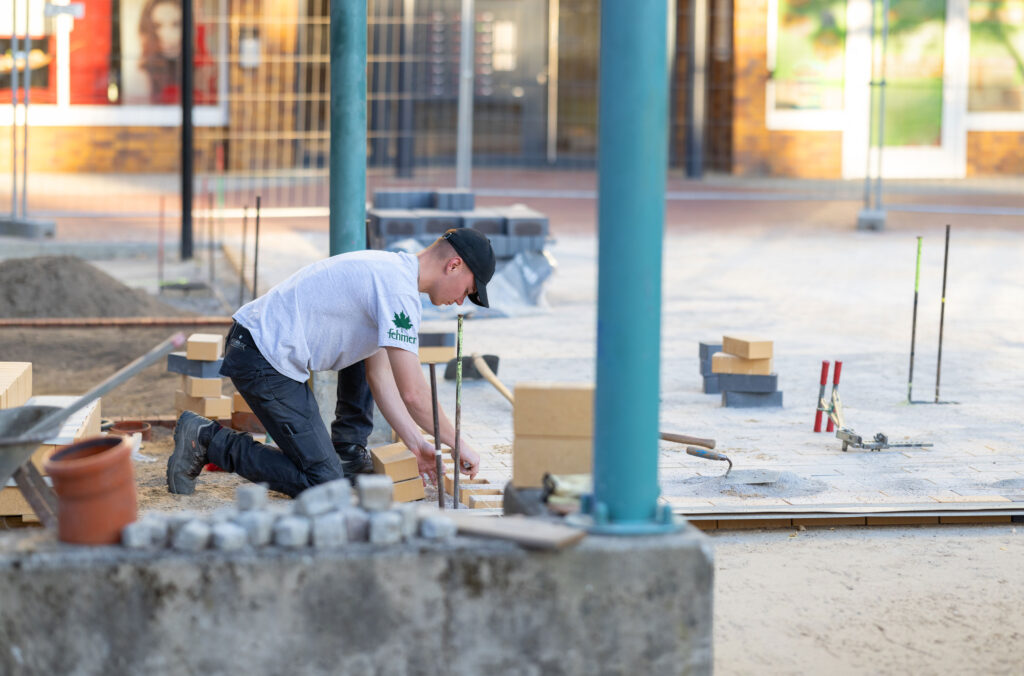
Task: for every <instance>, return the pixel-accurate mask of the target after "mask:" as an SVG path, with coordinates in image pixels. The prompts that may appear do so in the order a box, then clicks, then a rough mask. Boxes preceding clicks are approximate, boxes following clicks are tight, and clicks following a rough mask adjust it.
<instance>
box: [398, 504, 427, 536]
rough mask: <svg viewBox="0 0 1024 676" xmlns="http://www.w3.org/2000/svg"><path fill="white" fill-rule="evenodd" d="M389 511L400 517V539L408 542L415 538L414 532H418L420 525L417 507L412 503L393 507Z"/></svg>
mask: <svg viewBox="0 0 1024 676" xmlns="http://www.w3.org/2000/svg"><path fill="white" fill-rule="evenodd" d="M391 511H393V512H396V513H398V515H399V516H401V517H402V539H404V540H409V539H411V538H414V537H416V531H417V530H419V524H420V508H419V505H414V504H412V503H407V504H400V505H395V508H394V509H393V510H391Z"/></svg>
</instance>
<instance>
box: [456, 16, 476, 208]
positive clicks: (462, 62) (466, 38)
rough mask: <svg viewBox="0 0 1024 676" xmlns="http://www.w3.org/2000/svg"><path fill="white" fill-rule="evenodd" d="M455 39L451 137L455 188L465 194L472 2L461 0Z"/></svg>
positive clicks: (469, 168)
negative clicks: (455, 78) (455, 86)
mask: <svg viewBox="0 0 1024 676" xmlns="http://www.w3.org/2000/svg"><path fill="white" fill-rule="evenodd" d="M461 28H462V32H461V34H460V37H459V115H458V123H457V126H456V137H455V187H456V188H462V189H465V190H468V189H469V187H470V185H471V184H472V181H473V55H474V53H475V52H476V14H475V10H474V7H473V0H462V24H461Z"/></svg>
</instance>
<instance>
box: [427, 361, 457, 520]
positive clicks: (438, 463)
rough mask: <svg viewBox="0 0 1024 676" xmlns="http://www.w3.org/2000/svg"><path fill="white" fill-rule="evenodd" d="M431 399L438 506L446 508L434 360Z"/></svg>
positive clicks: (431, 376)
mask: <svg viewBox="0 0 1024 676" xmlns="http://www.w3.org/2000/svg"><path fill="white" fill-rule="evenodd" d="M456 368H458V367H456ZM430 400H431V404H432V406H433V410H434V471H435V472H437V508H438V509H444V457H442V455H441V426H440V424H439V423H438V415H437V364H435V363H434V362H430Z"/></svg>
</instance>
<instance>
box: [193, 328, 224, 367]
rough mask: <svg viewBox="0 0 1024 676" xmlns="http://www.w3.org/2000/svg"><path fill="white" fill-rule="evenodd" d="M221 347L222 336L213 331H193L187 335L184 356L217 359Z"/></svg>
mask: <svg viewBox="0 0 1024 676" xmlns="http://www.w3.org/2000/svg"><path fill="white" fill-rule="evenodd" d="M223 347H224V338H222V337H221V336H218V335H217V334H215V333H193V334H192V335H191V336H189V337H188V343H187V344H186V346H185V356H186V357H188V358H189V359H196V360H198V361H217V360H218V359H220V354H221V349H222V348H223Z"/></svg>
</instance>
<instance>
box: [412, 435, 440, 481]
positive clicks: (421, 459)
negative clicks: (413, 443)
mask: <svg viewBox="0 0 1024 676" xmlns="http://www.w3.org/2000/svg"><path fill="white" fill-rule="evenodd" d="M412 452H413V454H414V455H415V456H416V465H417V467H418V468H419V472H420V476H421V477H426V478H428V479H430V482H431V483H433V484H434V485H435V486H437V485H438V483H437V464H436V462H435V461H434V445H433V444H432V443H430V442H429V441H427V440H426V439H422V438H421V439H420V445H419V447H418V448H416V449H412Z"/></svg>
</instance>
